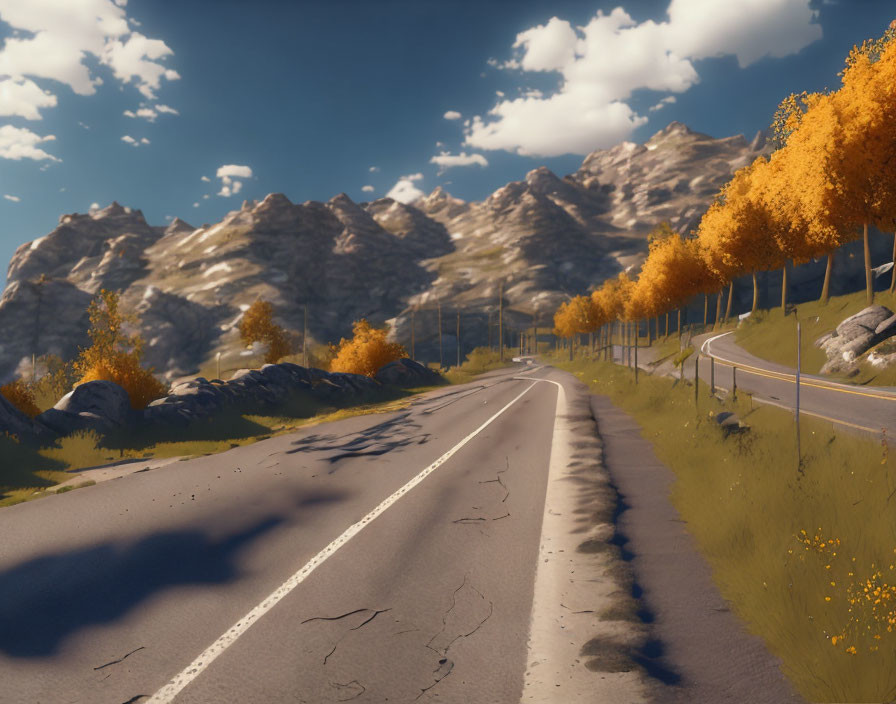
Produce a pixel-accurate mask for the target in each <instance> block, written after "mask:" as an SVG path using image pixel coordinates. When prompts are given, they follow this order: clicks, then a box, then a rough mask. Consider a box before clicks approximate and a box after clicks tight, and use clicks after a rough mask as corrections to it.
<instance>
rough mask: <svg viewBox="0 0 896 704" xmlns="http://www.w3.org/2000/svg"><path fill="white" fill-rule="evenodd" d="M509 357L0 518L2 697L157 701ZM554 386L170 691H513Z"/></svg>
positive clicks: (509, 390) (498, 394) (221, 695)
mask: <svg viewBox="0 0 896 704" xmlns="http://www.w3.org/2000/svg"><path fill="white" fill-rule="evenodd" d="M519 371H520V369H519V368H516V369H514V370H511V371H502V372H496V373H493V374H491V375H488V376H486V377H484V378H482V379H481V380H479V381H477V382H474V383H471V384H467V385H464V386H459V387H452V388H449V389H441V390H438V391H436V392H432V393H431V394H428V395H427V396H425V397H423V398H421V399H420V400H418V401H416V402H415V403H414V404H413V405H412V406H411V407H410V408H408V409H406V410H403V411H398V412H393V413H389V414H382V415H368V416H360V417H355V418H349V419H346V420H342V421H338V422H334V423H329V424H325V425H319V426H315V427H311V428H308V429H304V430H301V431H298V432H296V433H294V434H290V435H284V436H279V437H275V438H271V439H269V440H265V441H262V442H259V443H256V444H254V445H251V446H247V447H240V448H236V449H234V450H231V451H229V452H227V453H224V454H220V455H215V456H208V457H201V458H196V459H193V460H189V461H183V462H175V463H172V464H169V465H167V466H164V467H160V468H157V469H154V470H152V471H147V472H141V473H136V474H130V475H128V476H125V477H122V478H120V479H116V480H112V481H106V482H102V483H100V484H97V485H96V486H93V487H89V488H87V489H82V490H79V491H76V492H69V493H65V494H61V495H59V496H54V497H49V498H46V499H43V500H41V501H36V502H32V503H26V504H20V505H17V506H13V507H10V508H7V509H4V510H3V511H0V534H2V535H3V541H2V545H0V681H2V687H0V702H16V703H19V702H22V703H25V702H29V703H30V702H34V703H41V704H44V703H46V704H49V703H51V702H52V703H53V704H56V703H59V704H68V703H74V702H89V703H90V704H106V703H110V704H122V703H123V702H130V703H135V702H141V701H148V700H149V698H150V697H151V696H152V695H153V694H154V693H155V692H157V691H158V690H159V689H160V688H161V687H163V686H164V685H165V684H166V683H167V682H168V681H169V680H170V679H171V678H172V677H174V676H175V675H176V674H177V673H179V672H181V670H183V669H184V668H185V667H187V666H188V665H189V664H190V663H191V662H192V661H193V659H194V658H196V657H197V656H198V655H199V654H200V653H202V652H203V650H204V649H205V648H207V647H208V646H209V645H210V644H211V643H213V642H214V641H215V640H216V639H218V638H219V637H220V636H221V635H222V634H223V633H225V632H226V631H227V630H228V629H229V628H230V627H231V626H232V625H233V624H234V623H236V622H237V621H238V620H239V619H240V618H242V617H243V616H244V615H245V614H247V613H248V612H249V611H250V610H251V609H253V608H254V607H255V606H256V605H258V604H259V603H260V602H261V601H262V600H264V599H265V598H266V597H267V596H268V595H269V594H270V593H271V591H272V590H273V589H276V588H277V587H278V586H279V585H281V584H282V583H283V582H284V580H286V579H288V578H289V577H290V576H291V575H293V573H295V572H296V570H298V569H299V568H301V567H302V565H304V564H305V563H307V562H308V561H309V560H310V559H311V558H312V557H313V556H315V555H316V554H317V553H318V552H319V551H320V550H321V549H322V548H323V547H324V546H326V545H327V544H329V543H330V542H331V541H333V540H334V539H335V538H337V536H339V535H340V534H341V533H342V532H343V531H344V530H345V529H346V528H347V527H348V526H350V525H351V524H353V523H356V522H358V521H359V520H361V519H362V518H363V517H364V516H365V515H366V514H367V513H369V512H370V511H371V510H372V509H374V508H375V507H376V506H377V505H378V504H379V503H380V502H382V501H383V500H384V499H385V498H386V497H388V496H390V495H391V494H392V493H393V492H395V491H396V490H397V489H399V488H400V487H402V486H403V485H405V484H406V483H407V482H408V481H409V480H410V479H411V478H413V477H414V476H415V475H417V474H418V473H419V472H420V471H421V470H422V469H423V468H425V467H427V466H429V465H430V464H431V463H432V462H433V461H434V460H435V459H436V458H438V457H440V456H441V455H442V454H444V453H445V452H446V451H448V450H449V449H451V448H453V447H454V446H455V445H457V444H458V443H459V442H460V441H461V440H462V439H463V438H465V437H466V436H467V435H468V434H470V433H471V432H472V431H473V430H474V429H476V428H478V427H479V426H480V425H482V424H483V423H484V422H485V421H486V420H488V419H489V418H490V417H491V416H493V415H494V414H495V413H496V412H497V411H498V410H500V409H501V408H502V407H503V406H505V405H506V404H508V403H509V402H510V401H511V400H513V399H514V398H515V397H516V396H518V395H519V394H520V393H521V392H522V391H523V390H524V389H526V387H527V386H529V385H530V384H531V383H532V382H531V381H529V380H520V379H514V378H513V376H514V374H515V373H518V372H519ZM546 373H547V374H550V375H551V376H552V378H556V379H560V378H561V377H562V376H564V375H561V374H560V373H558V372H550V371H546V370H545V371H541V372H539V375H542V376H543V375H545V374H546ZM533 376H535V375H533ZM566 378H569V377H568V375H566ZM557 393H558V391H557V388H556V387H555V386H554V385H552V384H548V383H539V384H535V385H534V386H533V388H531V389H530V390H529V391H528V392H527V393H526V394H525V395H524V396H522V397H521V398H520V399H519V400H518V401H517V402H516V403H515V404H514V405H513V406H512V407H511V408H509V409H508V410H507V412H505V413H503V414H502V415H501V416H499V417H498V418H497V419H496V420H495V421H494V422H493V423H492V424H491V425H489V426H488V427H487V428H485V430H483V431H482V432H481V433H480V434H479V435H477V436H476V437H474V438H473V439H472V440H471V441H470V442H469V443H468V444H466V445H465V446H463V447H462V448H461V449H460V450H458V451H457V452H456V454H454V455H453V456H451V457H450V459H448V460H447V461H446V462H445V463H444V465H442V466H440V467H439V468H438V469H437V470H436V471H434V472H433V473H432V474H431V475H430V476H427V477H426V478H425V479H424V480H423V481H422V483H420V484H419V485H418V486H416V487H414V488H413V489H412V490H411V491H410V492H409V493H408V494H407V495H406V496H403V497H402V498H400V499H399V500H398V501H397V502H396V503H395V504H394V505H392V506H391V507H389V508H388V509H387V510H386V511H385V512H384V513H382V514H381V515H380V516H379V517H377V518H376V519H375V520H373V521H372V522H370V523H369V524H368V525H366V527H364V529H363V530H362V531H361V532H360V533H358V534H357V535H356V536H355V537H353V538H352V539H351V540H350V541H349V542H348V543H346V544H345V545H344V546H343V547H341V548H340V549H338V550H337V551H336V552H335V553H333V554H332V556H330V557H329V559H327V560H326V562H324V563H323V564H321V565H320V566H319V567H318V568H317V569H316V570H315V571H314V572H313V573H311V574H310V575H309V576H308V577H307V579H305V581H303V582H302V583H301V584H299V585H298V587H296V588H295V589H294V590H293V591H291V592H290V593H289V594H288V595H287V596H285V597H284V598H283V599H282V601H280V602H279V603H277V604H276V606H274V607H273V608H272V609H271V611H270V612H268V613H267V614H265V615H264V616H262V617H261V619H260V620H259V621H258V622H257V623H255V624H254V625H253V626H252V627H251V628H249V629H248V630H247V631H246V632H245V633H244V634H243V635H242V636H241V637H239V638H238V640H236V641H235V642H234V643H233V644H232V645H231V646H230V647H229V648H227V650H225V651H224V652H223V653H222V654H221V655H220V656H219V657H218V658H217V659H216V660H215V661H214V662H212V663H211V664H210V665H209V666H208V668H207V669H205V670H204V671H202V673H201V674H200V675H199V676H198V677H197V678H196V679H195V680H193V681H192V682H191V683H190V684H189V685H187V686H186V688H185V689H184V690H183V691H182V692H181V693H180V694H179V695H178V696H177V697H176V699H175V701H176V702H178V703H181V702H183V703H184V704H187V703H196V704H198V703H203V704H204V703H208V702H215V703H226V702H241V703H248V704H251V703H253V702H259V703H276V702H309V703H310V702H339V701H358V702H362V701H363V702H383V701H390V702H392V701H394V702H413V701H423V702H426V701H443V702H477V703H483V704H485V703H488V702H518V701H519V700H520V696H521V692H522V688H523V681H524V675H525V673H526V667H527V663H526V656H527V639H528V635H529V624H530V617H531V614H532V604H533V590H534V582H535V570H536V564H537V561H538V556H539V540H540V536H541V529H542V516H543V514H544V511H545V491H546V485H547V481H548V473H547V468H548V465H549V462H550V457H551V440H552V434H553V429H554V422H555V407H556V399H557ZM558 608H559V607H558ZM589 613H590V612H589Z"/></svg>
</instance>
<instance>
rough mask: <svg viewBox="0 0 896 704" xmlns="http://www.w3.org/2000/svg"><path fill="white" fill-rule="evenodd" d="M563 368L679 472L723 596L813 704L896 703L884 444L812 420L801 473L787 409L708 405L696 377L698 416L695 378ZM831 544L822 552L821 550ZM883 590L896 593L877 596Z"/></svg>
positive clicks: (888, 464)
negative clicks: (736, 420) (726, 424)
mask: <svg viewBox="0 0 896 704" xmlns="http://www.w3.org/2000/svg"><path fill="white" fill-rule="evenodd" d="M557 366H559V367H561V368H566V369H568V370H570V371H573V372H575V373H576V374H577V375H578V376H579V377H580V378H581V379H582V380H583V381H585V382H586V383H588V384H589V385H590V386H591V388H592V389H593V390H594V391H595V392H598V393H604V394H608V395H609V396H611V398H612V399H613V401H614V402H615V403H617V404H618V405H620V406H621V407H622V408H624V409H625V410H627V411H628V412H630V413H631V414H632V415H634V416H635V418H637V420H638V421H639V422H640V424H641V426H642V429H643V430H642V432H643V435H644V437H645V438H647V439H648V440H650V441H651V442H652V443H653V445H654V448H655V450H656V453H657V456H658V457H659V458H660V459H661V460H662V461H663V462H665V463H666V465H667V466H668V467H670V468H671V469H672V471H673V472H674V473H675V475H676V479H677V481H676V482H675V484H674V487H673V490H672V500H673V502H674V504H675V505H676V507H677V508H678V510H679V512H680V513H681V515H682V517H683V518H684V519H685V520H686V521H687V524H688V528H689V530H690V531H691V532H692V534H693V535H694V536H695V538H696V539H697V541H698V543H699V545H700V548H701V550H702V552H703V553H704V555H705V556H706V557H707V559H708V560H709V562H710V564H711V565H712V568H713V577H714V579H715V581H716V583H717V585H718V586H719V589H720V591H721V592H722V594H723V596H724V597H725V598H726V599H727V600H728V601H730V602H731V603H732V605H733V608H734V610H735V611H736V613H737V614H738V615H739V616H740V617H741V618H742V619H743V620H744V621H745V622H746V623H747V625H748V627H749V629H750V630H751V631H752V632H754V633H757V634H759V635H760V636H761V637H762V638H763V639H764V640H765V642H766V644H767V645H768V647H769V649H770V650H771V651H772V652H774V653H775V654H776V655H777V656H778V657H780V658H781V660H782V662H783V666H784V670H785V672H786V674H787V675H788V676H789V677H790V679H791V680H792V682H793V683H794V685H795V686H796V687H797V689H798V690H799V691H800V692H801V693H802V695H803V696H804V697H806V698H807V699H808V700H809V701H818V702H845V701H851V702H872V701H874V702H879V701H892V699H893V697H894V696H896V668H894V667H893V663H894V662H896V613H894V611H896V603H894V600H896V588H894V587H893V586H892V585H893V584H894V583H896V521H894V520H893V516H894V515H896V474H894V472H893V469H892V464H893V460H891V459H890V458H889V455H888V448H887V445H886V443H885V442H884V443H882V442H881V441H879V440H873V439H868V438H866V437H860V436H855V435H851V434H847V433H837V434H834V433H833V432H832V430H831V426H830V425H829V424H824V423H820V422H819V423H816V422H814V421H813V419H811V418H807V419H804V420H803V421H801V425H802V440H801V441H802V448H803V462H802V471H799V470H798V468H797V461H796V448H795V433H794V427H793V420H792V418H793V417H792V414H791V413H789V412H787V411H784V410H781V409H778V408H775V407H771V406H757V407H756V408H755V410H752V411H751V410H750V409H749V405H748V401H747V399H746V398H744V397H741V398H740V399H739V403H731V402H724V403H723V402H721V401H717V400H711V399H710V398H709V396H708V389H707V388H706V387H705V385H703V384H702V382H701V409H700V414H699V415H698V413H697V412H696V410H695V408H694V390H693V386H692V385H691V384H690V383H683V382H676V381H673V380H671V379H669V378H659V377H653V376H650V375H647V374H642V375H641V376H640V383H639V384H638V385H637V386H635V384H634V381H633V377H632V374H631V372H630V371H629V370H626V369H624V368H621V367H618V366H615V365H612V364H608V363H603V362H588V361H585V360H577V361H575V362H573V363H572V364H569V363H563V362H560V363H558V364H557ZM726 409H727V410H733V411H735V412H737V413H738V415H739V416H740V417H741V418H742V419H743V420H744V421H745V422H746V423H748V424H749V426H750V430H749V431H748V432H745V433H741V434H734V435H729V436H727V437H726V436H725V435H724V434H723V433H722V431H721V430H720V428H719V427H718V426H717V424H716V423H715V422H714V421H713V420H712V419H711V418H710V417H709V414H710V413H711V412H718V411H721V410H726ZM803 531H805V534H804V533H803ZM816 536H817V537H816ZM807 539H808V540H809V545H807V544H806V540H807ZM822 540H823V541H824V543H825V546H827V547H825V548H824V549H822V550H819V549H818V548H817V546H818V545H819V544H820V543H821V541H822ZM827 541H834V542H833V543H828V542H827ZM813 545H814V546H815V547H812V546H813ZM807 548H808V549H807ZM834 553H836V555H834ZM869 580H870V582H871V585H870V592H865V591H864V589H865V588H866V587H867V586H869V585H868V581H869ZM875 589H880V593H879V594H888V595H889V596H887V597H881V596H879V595H878V596H875ZM868 593H870V594H871V595H872V597H871V598H870V599H869V598H868V596H867V595H868ZM875 599H881V602H879V603H877V604H875V603H874V600H875ZM850 609H851V610H850ZM889 619H892V620H889ZM834 636H836V638H834Z"/></svg>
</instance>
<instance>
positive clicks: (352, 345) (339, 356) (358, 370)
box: [330, 319, 408, 376]
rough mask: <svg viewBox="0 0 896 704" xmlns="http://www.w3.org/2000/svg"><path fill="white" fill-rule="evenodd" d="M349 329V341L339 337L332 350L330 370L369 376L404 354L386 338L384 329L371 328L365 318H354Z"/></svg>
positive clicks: (403, 351)
mask: <svg viewBox="0 0 896 704" xmlns="http://www.w3.org/2000/svg"><path fill="white" fill-rule="evenodd" d="M352 332H353V333H354V337H353V338H352V339H351V340H346V339H345V338H342V340H340V341H339V346H338V347H336V348H335V349H334V353H335V356H334V358H333V361H332V362H330V371H331V372H346V373H349V374H363V375H364V376H373V375H374V374H376V373H377V371H379V369H380V368H381V367H383V366H385V365H386V364H388V363H389V362H394V361H395V360H396V359H401V358H402V357H407V356H408V353H407V352H406V351H405V349H404V347H402V346H401V345H400V344H398V343H397V342H389V341H388V340H386V334H387V331H386V330H378V329H376V328H374V327H371V325H370V323H368V322H367V321H366V320H363V319H362V320H358V321H355V323H354V324H353V325H352Z"/></svg>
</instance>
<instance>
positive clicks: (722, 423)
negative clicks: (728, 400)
mask: <svg viewBox="0 0 896 704" xmlns="http://www.w3.org/2000/svg"><path fill="white" fill-rule="evenodd" d="M713 420H714V421H715V422H716V423H718V425H719V427H720V428H721V429H722V432H723V433H724V434H725V436H726V437H727V436H728V435H731V434H733V433H742V432H745V431H747V430H749V429H750V426H748V425H747V424H745V423H744V422H743V421H741V419H740V418H738V417H737V415H736V414H735V413H732V412H731V411H721V412H720V413H716V414H715V415H714V416H713Z"/></svg>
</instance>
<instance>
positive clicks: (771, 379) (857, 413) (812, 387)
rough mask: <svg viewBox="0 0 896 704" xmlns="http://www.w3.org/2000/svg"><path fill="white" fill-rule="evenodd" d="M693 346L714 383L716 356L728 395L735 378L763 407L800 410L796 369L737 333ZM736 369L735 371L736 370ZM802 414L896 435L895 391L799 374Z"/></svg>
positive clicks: (688, 372)
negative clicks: (740, 340) (750, 347)
mask: <svg viewBox="0 0 896 704" xmlns="http://www.w3.org/2000/svg"><path fill="white" fill-rule="evenodd" d="M692 344H693V345H694V346H695V347H698V348H699V349H700V351H701V354H700V355H699V359H700V363H699V371H700V378H701V379H702V380H703V381H704V382H705V383H707V384H710V383H711V378H712V371H711V361H710V358H715V360H716V361H715V385H716V387H717V388H719V389H724V390H726V391H730V390H731V388H732V382H733V381H734V378H735V376H736V381H737V390H738V392H744V393H748V394H751V395H752V397H753V399H754V400H755V401H757V402H760V403H771V404H773V405H776V406H780V407H782V408H787V409H791V410H793V409H795V408H796V379H795V374H794V370H793V369H790V368H788V367H785V366H783V365H780V364H775V363H774V362H769V361H767V360H764V359H760V358H759V357H756V356H754V355H752V354H750V353H749V352H746V351H745V350H743V349H742V348H741V347H739V346H738V345H737V344H736V343H735V341H734V335H732V334H731V333H725V334H723V335H712V334H710V335H702V336H699V337H694V340H693V342H692ZM645 352H647V350H641V354H640V357H641V358H640V359H639V366H640V367H644V368H648V361H646V360H651V357H650V354H649V352H647V354H645ZM614 358H615V360H616V361H617V362H620V363H621V362H622V359H623V348H622V347H621V346H616V347H615V349H614ZM735 368H736V370H737V371H736V372H735V371H734V369H735ZM684 375H685V378H690V379H693V378H694V357H693V356H692V357H690V358H688V360H687V361H686V362H685V369H684ZM800 414H801V415H807V416H813V417H816V418H820V419H822V420H825V421H829V422H831V423H834V424H835V425H836V426H839V427H841V428H850V429H852V430H856V431H859V432H862V433H871V434H874V435H876V436H879V435H880V433H881V430H885V431H886V434H887V437H889V438H893V437H896V390H893V389H878V388H866V387H862V386H850V385H847V384H838V383H833V382H831V381H829V380H826V379H824V378H823V377H819V376H814V375H805V374H804V375H801V377H800Z"/></svg>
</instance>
